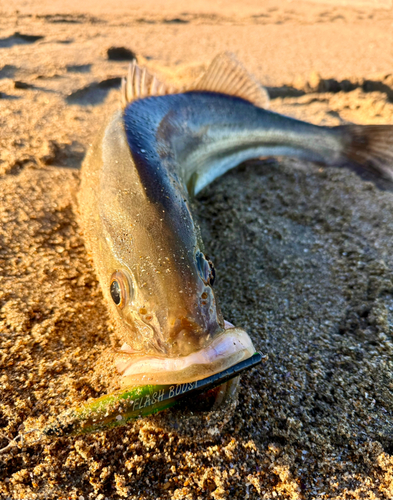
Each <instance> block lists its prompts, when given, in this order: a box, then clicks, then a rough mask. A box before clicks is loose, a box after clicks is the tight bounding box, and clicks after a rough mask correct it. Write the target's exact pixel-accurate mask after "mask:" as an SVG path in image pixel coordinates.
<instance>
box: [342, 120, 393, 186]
mask: <svg viewBox="0 0 393 500" xmlns="http://www.w3.org/2000/svg"><path fill="white" fill-rule="evenodd" d="M334 130H335V131H336V132H337V133H338V134H339V136H340V138H341V140H342V145H343V151H342V155H343V156H344V158H343V159H344V160H350V161H351V162H354V163H356V164H357V165H358V166H359V167H360V168H361V169H362V170H365V171H366V172H367V171H368V172H371V174H374V175H376V176H377V177H378V178H382V179H386V180H389V181H391V182H393V125H341V126H338V127H334Z"/></svg>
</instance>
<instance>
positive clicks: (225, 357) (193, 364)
mask: <svg viewBox="0 0 393 500" xmlns="http://www.w3.org/2000/svg"><path fill="white" fill-rule="evenodd" d="M229 325H230V323H227V322H226V325H225V326H226V329H225V330H224V331H223V332H222V333H220V334H219V335H217V336H216V337H215V338H214V339H213V340H212V341H211V342H210V344H209V345H207V346H206V347H204V348H203V349H201V350H199V351H196V352H194V353H192V354H189V355H187V356H178V357H174V358H169V357H160V356H152V355H149V356H140V355H136V354H127V352H126V351H127V348H128V346H127V345H124V346H123V347H122V348H121V351H124V354H123V353H121V354H120V355H119V356H118V358H117V359H116V369H117V371H118V372H119V373H120V374H121V384H122V386H142V385H150V384H154V385H170V384H185V383H189V382H195V381H198V380H201V379H203V378H206V377H209V376H211V375H215V374H216V373H219V372H221V371H223V370H226V369H227V368H229V367H231V366H233V365H234V364H236V363H239V362H240V361H243V360H245V359H248V358H249V357H251V356H252V355H253V354H254V353H255V348H254V346H253V344H252V341H251V339H250V337H249V335H248V334H247V333H246V332H245V331H244V330H242V329H241V328H235V327H233V325H230V326H229ZM228 326H229V328H228Z"/></svg>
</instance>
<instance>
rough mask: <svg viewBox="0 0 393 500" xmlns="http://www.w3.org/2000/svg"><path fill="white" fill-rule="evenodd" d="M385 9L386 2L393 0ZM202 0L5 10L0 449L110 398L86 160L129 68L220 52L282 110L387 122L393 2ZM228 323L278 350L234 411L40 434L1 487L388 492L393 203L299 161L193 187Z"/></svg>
mask: <svg viewBox="0 0 393 500" xmlns="http://www.w3.org/2000/svg"><path fill="white" fill-rule="evenodd" d="M385 3H386V2H385ZM211 4H212V2H206V0H199V1H197V2H194V3H193V5H192V6H191V5H190V6H188V5H187V6H184V3H182V2H179V1H177V0H171V1H170V2H169V1H165V2H163V1H162V2H150V1H144V2H140V1H135V2H132V4H131V5H130V4H129V3H127V2H124V1H123V2H121V1H120V2H117V4H116V6H114V5H113V4H110V3H109V2H108V3H104V2H98V1H95V2H85V3H84V5H83V6H81V3H80V2H67V4H62V2H59V1H51V2H39V3H38V2H32V1H30V2H27V1H24V2H22V1H21V0H20V1H19V0H18V1H15V2H13V3H12V4H7V5H2V6H0V14H1V15H0V193H1V195H0V196H1V203H0V212H1V215H0V220H1V225H0V272H1V278H0V279H1V282H0V283H1V284H0V306H1V313H0V314H1V316H0V332H1V334H0V335H1V337H0V341H1V344H0V348H1V350H0V366H1V371H0V448H1V447H4V446H6V445H7V444H8V443H9V441H10V439H12V438H14V437H15V436H17V435H18V433H19V432H20V431H22V430H23V429H25V430H28V429H33V428H37V427H38V428H42V427H43V426H44V425H45V424H46V423H48V422H49V421H51V419H53V418H54V417H56V415H59V414H60V413H61V412H62V411H64V410H66V409H67V408H71V407H74V406H76V405H78V404H80V403H82V402H84V401H86V400H87V399H88V398H91V397H98V396H99V395H100V394H105V393H106V392H107V391H109V390H110V389H111V388H113V386H114V385H116V382H115V381H114V377H115V373H114V370H113V369H112V367H111V366H110V365H109V366H108V365H107V364H106V361H105V360H106V359H107V357H108V356H109V357H110V355H111V353H112V352H113V349H114V347H115V346H116V345H117V338H116V332H115V328H114V324H113V323H112V321H111V318H110V317H109V316H108V314H107V312H106V305H105V303H104V302H103V299H102V295H101V291H100V287H99V285H98V283H97V281H96V278H95V275H94V269H93V268H92V266H91V264H90V261H89V258H88V256H87V254H86V251H85V248H84V243H83V234H82V233H81V230H80V228H79V225H78V207H77V203H76V193H77V191H78V186H79V168H80V165H81V163H82V161H83V157H84V154H85V152H86V149H87V147H88V145H89V144H90V143H91V141H92V140H93V137H94V135H95V133H96V131H97V130H98V128H99V127H100V125H101V123H102V122H103V120H104V119H105V117H106V116H108V115H109V114H110V113H112V112H113V111H114V110H115V109H116V108H117V106H118V103H119V92H118V86H119V82H120V77H121V76H123V75H124V74H125V72H126V69H127V65H128V62H127V61H115V60H109V59H108V52H107V50H108V48H110V47H116V46H121V47H125V48H127V49H129V50H131V51H133V52H134V53H135V54H136V56H137V58H138V61H140V62H141V63H142V64H145V65H147V66H148V67H149V68H150V69H151V70H154V71H156V72H157V73H158V74H160V75H161V77H163V78H165V79H167V80H168V81H170V82H171V83H174V84H183V83H186V82H189V81H191V80H192V79H193V78H194V77H195V76H196V75H198V74H199V72H200V71H201V70H203V69H204V68H206V66H207V64H208V63H209V61H210V59H211V58H212V57H213V56H214V55H215V54H216V53H218V52H220V51H222V50H226V49H229V50H232V51H234V52H235V53H236V54H237V56H238V57H239V59H241V60H242V61H243V63H244V64H245V65H246V66H247V67H249V68H250V70H251V71H252V72H253V73H254V74H255V75H256V77H257V78H258V79H259V80H260V81H261V82H262V83H264V84H265V85H266V86H267V88H268V90H269V93H270V95H271V97H272V102H271V108H272V109H273V110H274V111H278V112H282V113H285V114H288V115H291V116H295V117H297V118H302V119H305V120H308V121H311V122H313V123H317V124H326V125H338V124H341V123H347V122H354V123H370V124H371V123H393V104H392V101H393V73H392V68H393V50H392V49H393V31H392V29H391V26H392V23H393V14H392V12H391V10H384V9H380V10H378V9H372V8H371V6H370V5H356V6H354V7H343V6H334V5H331V4H329V5H324V4H319V3H306V2H296V3H295V2H278V1H276V0H269V1H266V2H263V4H261V2H257V1H249V2H246V3H245V4H244V5H242V7H241V8H240V7H239V5H238V4H237V3H235V2H225V3H224V2H222V3H218V2H217V3H216V4H214V5H211ZM196 212H197V215H198V217H199V219H200V221H201V227H202V233H203V236H204V240H205V246H206V248H207V250H208V252H209V256H211V257H212V258H213V260H214V262H215V265H216V269H217V275H218V279H217V285H216V287H217V295H218V297H219V299H220V303H221V306H222V309H223V312H224V315H225V317H226V318H227V319H228V320H229V321H232V322H233V323H235V324H237V325H241V326H243V327H245V328H246V329H247V330H248V331H249V332H250V335H251V336H252V339H253V341H254V343H255V346H256V347H257V349H258V350H259V351H260V352H261V353H263V354H264V355H265V361H264V363H263V364H262V365H260V366H259V367H258V368H256V369H254V370H253V371H252V372H250V373H248V374H246V375H244V376H243V377H242V382H241V389H240V393H239V401H238V404H237V406H236V407H231V408H229V409H228V410H227V411H225V412H224V413H223V412H213V413H211V414H204V415H194V416H193V417H192V418H191V417H190V415H188V416H185V414H184V413H183V412H182V411H181V410H173V411H170V412H164V413H162V414H160V415H158V416H156V417H152V418H149V419H145V420H141V421H138V422H136V423H135V424H134V425H130V426H128V427H123V428H119V429H117V430H112V431H110V432H107V433H102V434H96V435H91V436H87V437H77V438H75V437H73V438H62V439H53V440H41V441H40V442H36V443H34V441H35V440H36V439H37V434H29V435H27V436H26V438H25V442H24V443H23V444H20V446H19V447H17V446H13V447H11V448H10V449H9V451H8V452H7V453H5V454H2V455H0V498H2V499H3V498H4V499H6V498H10V499H22V498H26V499H35V498H37V499H52V498H53V499H55V498H56V499H58V498H67V499H85V500H87V499H90V498H92V499H99V500H104V499H105V498H108V499H118V498H129V499H146V500H147V499H148V500H152V499H156V498H160V499H161V498H162V499H182V498H190V499H205V498H206V499H210V498H212V499H215V500H218V499H226V498H228V499H229V498H239V499H245V498H249V499H257V498H264V499H271V498H275V499H293V500H295V499H333V498H334V499H357V498H367V499H382V498H386V499H389V498H392V497H393V457H392V456H391V453H393V425H392V412H393V363H392V354H393V342H392V334H393V295H392V294H393V256H392V252H391V246H392V241H393V218H392V212H393V195H392V193H391V192H389V191H381V190H379V189H378V188H376V187H375V186H374V185H373V184H371V183H370V182H365V181H364V180H361V179H360V178H359V177H357V175H356V174H355V173H353V172H350V171H347V170H342V169H341V170H340V169H338V168H330V169H325V168H322V167H321V166H320V165H315V164H312V163H305V162H299V161H295V160H291V159H285V160H284V159H275V160H273V159H260V160H255V161H253V162H248V163H247V164H244V165H241V166H239V167H238V168H237V169H235V170H234V171H232V172H230V173H229V174H227V175H226V176H224V177H223V178H221V179H219V180H217V181H216V182H215V183H214V184H213V185H211V186H210V187H208V188H207V189H206V190H204V191H203V192H202V193H201V195H200V196H199V197H198V199H197V201H196Z"/></svg>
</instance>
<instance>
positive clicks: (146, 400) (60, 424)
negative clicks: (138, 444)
mask: <svg viewBox="0 0 393 500" xmlns="http://www.w3.org/2000/svg"><path fill="white" fill-rule="evenodd" d="M261 360H262V357H261V355H260V354H259V353H255V354H254V355H253V356H251V357H250V358H248V359H246V360H244V361H241V362H240V363H237V364H236V365H234V366H231V367H230V368H228V369H226V370H224V371H222V372H220V373H216V374H215V375H212V376H210V377H207V378H205V379H202V380H198V381H196V382H190V383H186V384H174V385H145V386H142V387H131V388H125V389H123V390H121V391H118V392H115V393H113V394H108V395H105V396H102V397H100V398H98V399H95V400H93V401H92V402H90V403H88V404H85V405H83V406H81V407H79V408H76V409H71V410H67V411H66V412H64V413H62V414H61V415H60V416H59V417H57V419H56V421H55V422H53V423H51V424H49V425H47V426H46V427H45V428H44V430H43V431H42V434H43V435H44V436H48V437H51V436H53V437H61V436H71V435H78V434H89V433H92V432H100V431H105V430H108V429H112V428H113V427H119V426H121V425H126V424H127V423H128V422H129V421H131V420H135V419H137V418H139V417H146V416H148V415H153V414H155V413H158V412H160V411H162V410H165V409H167V408H170V407H172V406H174V405H176V404H178V403H179V402H180V401H181V400H183V399H184V398H185V397H186V396H195V395H197V394H200V393H204V392H206V391H208V390H210V389H213V388H215V387H218V386H220V385H222V384H224V383H225V382H228V381H229V380H231V379H233V378H234V377H237V376H238V375H239V374H240V373H241V372H243V371H245V370H249V369H251V368H253V367H254V366H256V365H257V364H259V363H260V362H261Z"/></svg>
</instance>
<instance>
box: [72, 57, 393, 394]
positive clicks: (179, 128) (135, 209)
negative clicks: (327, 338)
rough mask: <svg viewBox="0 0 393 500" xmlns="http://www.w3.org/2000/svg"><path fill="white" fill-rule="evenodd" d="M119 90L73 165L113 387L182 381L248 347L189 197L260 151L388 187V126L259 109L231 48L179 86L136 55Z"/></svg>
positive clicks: (392, 174) (391, 152)
mask: <svg viewBox="0 0 393 500" xmlns="http://www.w3.org/2000/svg"><path fill="white" fill-rule="evenodd" d="M121 94H122V107H121V109H119V110H117V111H116V112H115V113H114V114H113V115H112V116H111V117H110V118H109V120H108V121H107V122H106V123H105V124H104V126H103V127H102V129H101V131H100V133H99V134H98V136H97V138H96V140H95V141H94V143H93V144H92V145H91V147H90V149H89V151H88V153H87V155H86V158H85V160H84V163H83V166H82V176H81V188H80V192H79V209H80V215H81V224H82V228H83V234H84V238H85V242H86V247H87V249H88V251H89V253H90V255H91V256H92V259H93V263H94V267H95V270H96V273H97V276H98V279H99V282H100V284H101V288H102V291H103V295H104V298H105V299H106V301H107V304H108V306H109V309H110V312H111V314H112V316H113V317H114V318H115V321H116V332H117V335H118V338H119V341H120V342H121V343H122V346H121V348H120V349H119V352H118V353H117V358H116V361H115V364H116V369H117V371H118V373H119V378H120V380H121V385H122V386H123V387H140V386H144V385H149V384H150V385H154V384H156V385H170V384H186V383H192V382H194V381H197V380H202V379H204V378H206V377H209V376H212V375H214V374H217V373H219V372H220V371H223V370H226V369H228V368H229V367H231V366H233V365H235V364H236V363H240V362H242V361H243V360H245V359H248V358H250V357H252V356H253V355H254V354H255V352H256V350H255V347H254V345H253V343H252V341H251V338H250V336H249V334H248V333H247V332H246V331H245V330H244V329H243V328H241V327H240V326H234V325H232V324H231V323H229V322H227V321H226V320H225V319H224V317H223V315H222V312H221V309H220V306H219V303H218V299H217V297H216V293H215V289H214V282H215V278H216V269H215V267H214V264H213V262H212V260H211V259H210V258H209V256H208V253H207V252H206V250H205V247H204V244H203V241H202V238H201V233H200V229H199V226H198V223H197V220H196V218H195V216H194V214H193V212H192V198H193V197H194V196H195V195H197V194H198V193H199V192H200V191H201V190H203V189H204V188H205V187H206V186H207V185H209V184H210V183H211V182H212V181H213V180H215V179H217V178H218V177H220V176H221V175H223V174H224V173H226V172H227V171H229V170H230V169H232V168H234V167H236V166H237V165H239V164H240V163H241V162H244V161H246V160H249V159H253V158H259V157H266V156H290V157H296V158H300V159H304V160H308V161H315V162H320V163H323V164H325V165H327V166H329V165H334V166H349V165H356V166H357V168H359V170H360V171H361V172H364V173H367V172H368V173H370V174H371V175H374V176H375V177H376V178H378V179H382V180H385V181H387V182H388V183H390V182H393V126H392V125H364V126H363V125H356V124H348V125H341V126H337V127H327V126H317V125H313V124H311V123H307V122H304V121H300V120H296V119H294V118H291V117H287V116H284V115H281V114H278V113H274V112H272V111H269V109H268V106H269V97H268V93H267V91H266V89H265V88H264V87H263V86H262V85H261V84H260V83H259V82H258V81H257V80H256V79H255V78H254V77H253V76H252V75H250V73H249V72H248V71H247V70H246V69H245V68H244V67H243V66H242V65H241V64H240V63H239V62H238V61H237V59H236V58H235V56H233V55H232V54H229V53H224V54H220V55H219V56H217V57H216V58H215V59H214V60H213V61H212V63H211V64H210V66H209V68H208V69H207V71H206V72H205V73H204V74H203V75H202V76H201V77H199V78H198V79H197V80H196V81H195V82H194V83H193V84H192V85H190V86H189V87H187V88H179V89H176V88H173V87H170V86H168V85H166V84H165V83H163V82H161V81H160V80H159V79H158V78H157V77H156V76H155V75H152V74H151V73H150V72H149V71H148V70H147V69H146V68H141V67H140V66H139V65H138V64H137V63H136V62H135V61H134V62H133V63H132V64H131V66H130V69H129V72H128V76H127V78H126V79H124V80H123V83H122V90H121ZM238 383H239V382H238V378H237V379H233V380H232V381H231V382H230V383H228V384H229V385H228V387H227V394H226V397H225V398H222V399H223V400H226V399H227V397H229V396H231V395H233V393H234V391H235V389H236V388H237V386H238Z"/></svg>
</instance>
